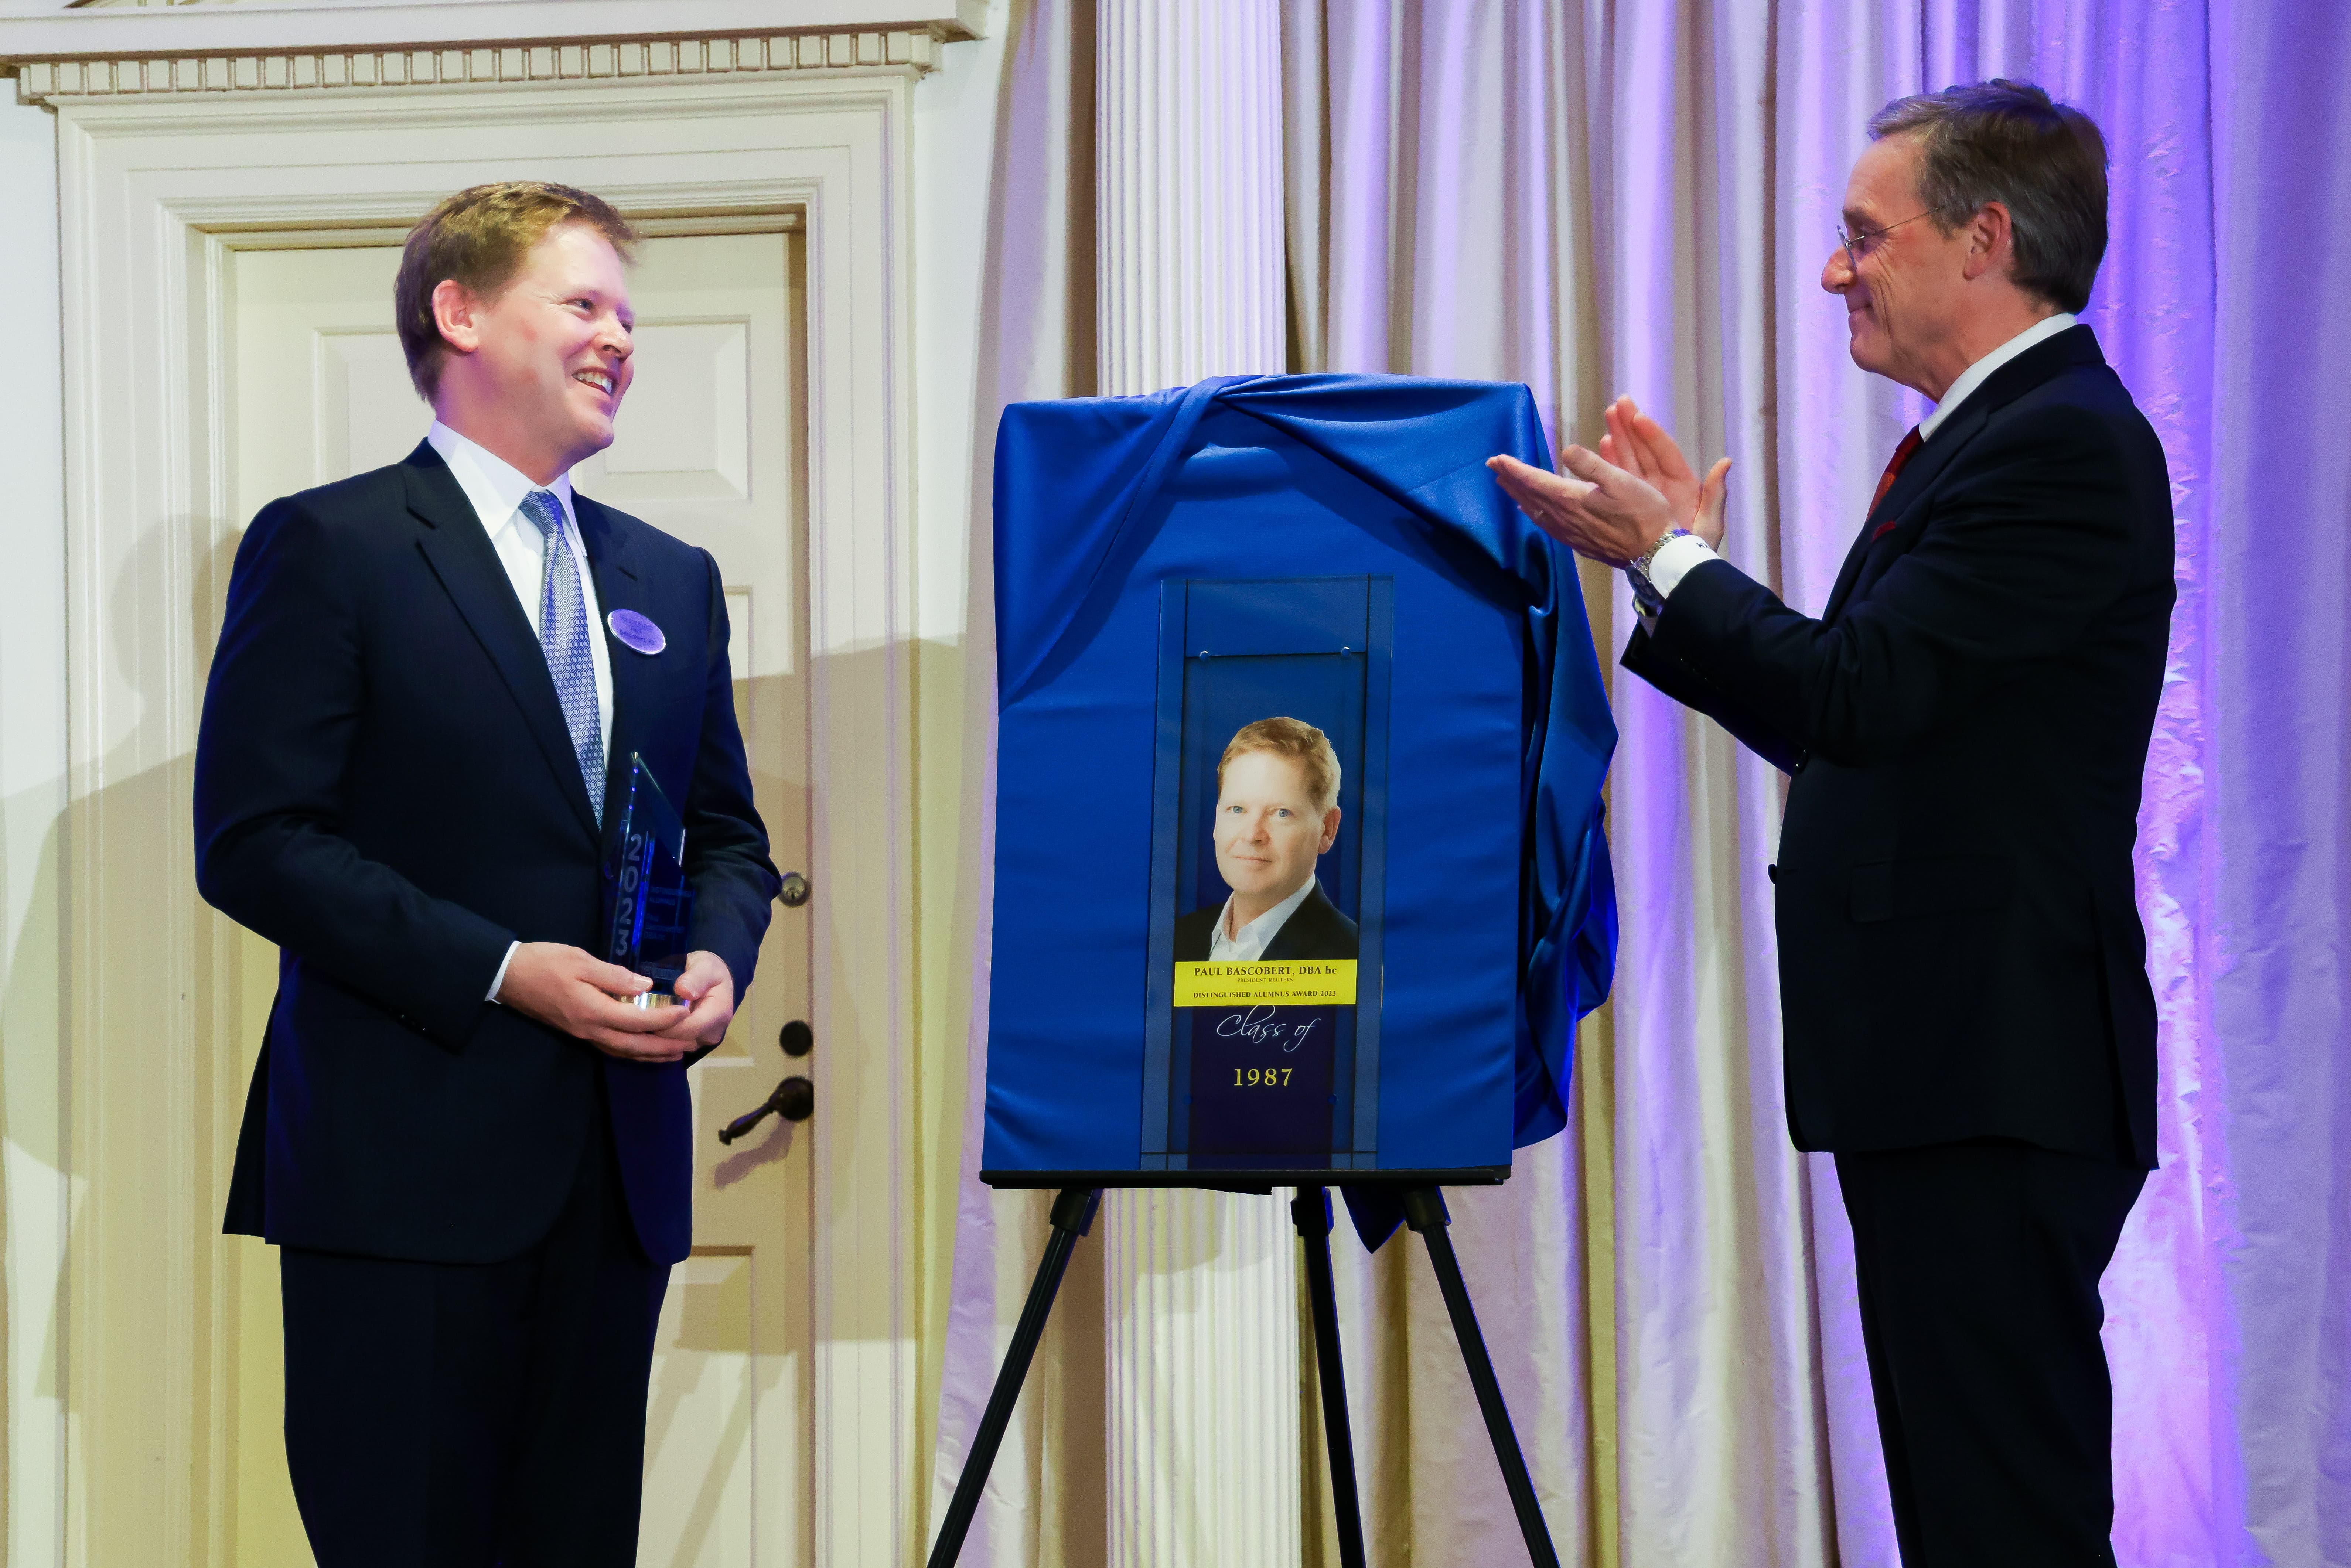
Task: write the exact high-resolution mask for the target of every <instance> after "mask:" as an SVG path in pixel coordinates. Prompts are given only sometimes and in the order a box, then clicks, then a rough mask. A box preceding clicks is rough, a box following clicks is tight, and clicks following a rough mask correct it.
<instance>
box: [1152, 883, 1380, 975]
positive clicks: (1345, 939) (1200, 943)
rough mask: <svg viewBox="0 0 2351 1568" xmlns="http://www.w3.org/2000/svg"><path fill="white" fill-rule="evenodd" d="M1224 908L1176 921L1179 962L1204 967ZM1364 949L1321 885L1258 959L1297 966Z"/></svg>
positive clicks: (1351, 924)
mask: <svg viewBox="0 0 2351 1568" xmlns="http://www.w3.org/2000/svg"><path fill="white" fill-rule="evenodd" d="M1224 913H1225V906H1224V905H1223V904H1209V905H1208V906H1207V908H1205V909H1196V910H1194V911H1192V913H1191V914H1189V915H1179V916H1177V918H1176V921H1175V962H1177V963H1179V964H1186V963H1196V964H1205V963H1207V961H1208V957H1209V954H1210V951H1211V949H1212V947H1213V946H1214V944H1215V941H1216V933H1217V921H1218V920H1220V919H1222V918H1223V917H1224ZM1361 946H1362V937H1361V936H1359V935H1358V934H1357V932H1356V929H1355V923H1354V922H1353V921H1352V920H1350V919H1348V918H1347V917H1346V916H1345V915H1342V914H1340V913H1339V907H1338V905H1336V904H1332V902H1331V901H1330V900H1329V899H1328V898H1326V897H1324V896H1323V894H1322V883H1320V882H1317V883H1315V884H1314V889H1313V891H1312V892H1311V893H1309V894H1307V895H1306V896H1305V898H1304V899H1303V900H1301V902H1300V904H1299V905H1298V907H1297V908H1295V909H1293V910H1291V911H1290V918H1289V919H1287V920H1285V921H1283V922H1282V923H1281V929H1280V930H1279V931H1277V932H1275V933H1274V934H1273V940H1272V941H1270V942H1269V943H1267V944H1266V945H1265V951H1264V952H1263V953H1261V954H1259V958H1260V959H1262V960H1263V961H1264V962H1266V963H1269V964H1282V963H1296V962H1299V961H1301V960H1304V959H1314V958H1352V957H1354V956H1356V952H1357V949H1358V948H1360V947H1361Z"/></svg>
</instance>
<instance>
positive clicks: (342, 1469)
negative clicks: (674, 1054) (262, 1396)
mask: <svg viewBox="0 0 2351 1568" xmlns="http://www.w3.org/2000/svg"><path fill="white" fill-rule="evenodd" d="M601 1077H602V1075H601V1073H600V1074H599V1075H598V1078H599V1081H600V1082H601ZM583 1142H584V1145H585V1148H584V1150H583V1153H582V1156H581V1159H580V1171H579V1175H578V1176H577V1178H576V1179H575V1180H574V1182H573V1184H572V1190H571V1194H570V1197H569V1199H568V1200H567V1201H566V1203H565V1206H564V1207H563V1210H562V1212H561V1213H560V1214H559V1216H558V1217H557V1219H556V1221H555V1226H554V1228H553V1229H552V1230H550V1231H549V1233H548V1235H547V1236H546V1238H545V1239H542V1240H541V1241H540V1242H539V1243H538V1245H537V1246H536V1247H533V1248H532V1249H530V1250H528V1252H526V1253H524V1254H523V1255H522V1256H521V1257H519V1258H516V1259H513V1260H509V1261H507V1262H503V1263H488V1264H452V1263H413V1262H402V1261H397V1260H388V1259H381V1258H354V1257H347V1256H343V1255H340V1254H336V1253H329V1252H312V1251H307V1250H304V1249H298V1248H291V1247H289V1248H286V1249H283V1251H282V1255H281V1270H280V1272H281V1277H282V1279H283V1281H284V1293H285V1310H286V1458H287V1468H288V1469H290V1470H291V1471H292V1473H293V1480H294V1496H295V1499H296V1500H297V1501H298V1503H299V1504H300V1505H301V1509H302V1522H303V1525H304V1527H305V1528H306V1529H307V1530H308V1532H309V1536H310V1545H311V1549H312V1551H313V1552H316V1553H317V1555H318V1560H319V1568H491V1565H492V1564H501V1565H503V1568H601V1565H604V1564H611V1565H613V1568H628V1565H630V1564H632V1563H634V1562H635V1561H636V1542H637V1510H638V1500H639V1495H640V1491H641V1490H642V1487H643V1474H644V1437H645V1381H646V1378H647V1375H649V1372H650V1370H651V1365H652V1358H653V1330H654V1323H655V1321H656V1319H657V1318H658V1317H659V1315H660V1312H661V1302H662V1293H663V1291H664V1289H665V1288H666V1287H667V1285H668V1282H669V1270H668V1269H667V1268H665V1267H658V1266H656V1265H654V1264H653V1263H650V1262H648V1261H646V1259H645V1255H644V1252H643V1249H641V1248H640V1247H639V1246H638V1244H637V1239H636V1233H635V1230H634V1228H632V1225H631V1223H630V1220H629V1214H628V1208H627V1204H626V1200H625V1198H624V1197H623V1196H622V1191H621V1176H620V1169H619V1166H618V1165H617V1163H616V1161H615V1157H614V1155H613V1152H612V1137H611V1127H610V1124H609V1119H608V1117H607V1115H606V1113H604V1111H603V1109H602V1105H601V1095H600V1096H599V1106H598V1113H597V1125H596V1127H595V1128H594V1129H593V1131H592V1132H591V1134H590V1136H589V1137H588V1138H586V1139H585V1140H583Z"/></svg>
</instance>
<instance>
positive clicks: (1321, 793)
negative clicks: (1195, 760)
mask: <svg viewBox="0 0 2351 1568" xmlns="http://www.w3.org/2000/svg"><path fill="white" fill-rule="evenodd" d="M1338 838H1339V754H1338V753H1337V752H1336V751H1334V750H1332V747H1331V741H1330V737H1327V736H1325V735H1324V734H1323V733H1322V731H1321V730H1319V729H1317V728H1315V727H1313V726H1312V725H1311V724H1307V723H1305V722H1304V721H1303V720H1301V719H1294V718H1261V719H1259V720H1257V721H1256V722H1255V723H1253V724H1246V725H1243V726H1242V727H1240V729H1239V730H1238V731H1237V732H1236V733H1235V734H1234V736H1233V738H1232V739H1231V740H1230V741H1229V742H1228V743H1227V744H1226V746H1225V751H1224V755H1223V756H1222V757H1220V758H1217V811H1216V818H1215V826H1214V828H1213V830H1212V831H1211V834H1210V841H1211V843H1212V846H1213V847H1214V849H1215V851H1216V855H1217V874H1218V875H1219V876H1221V877H1223V878H1224V879H1225V885H1226V887H1227V888H1228V889H1230V890H1231V891H1230V892H1229V893H1228V895H1227V896H1226V898H1225V900H1224V902H1223V903H1221V904H1208V905H1207V906H1206V907H1204V908H1200V909H1196V910H1193V911H1192V912H1191V913H1190V914H1188V915H1179V916H1178V917H1177V918H1176V921H1175V962H1177V963H1179V964H1185V963H1202V964H1205V963H1212V962H1213V963H1225V964H1248V963H1255V962H1259V961H1263V962H1265V963H1285V962H1290V961H1311V960H1313V959H1317V958H1353V957H1354V956H1356V954H1357V952H1358V951H1359V950H1360V948H1361V945H1362V944H1361V938H1360V936H1358V934H1357V932H1356V928H1355V923H1354V922H1353V921H1352V920H1350V919H1348V918H1347V917H1346V916H1345V915H1342V914H1340V913H1339V909H1338V906H1337V905H1336V904H1332V902H1331V900H1330V898H1329V897H1328V896H1326V895H1325V894H1324V893H1323V892H1322V881H1321V879H1320V878H1318V877H1316V876H1315V874H1314V866H1315V862H1317V861H1319V860H1320V859H1321V858H1322V856H1323V855H1325V854H1327V853H1329V852H1330V850H1331V846H1332V844H1333V843H1335V842H1337V841H1338Z"/></svg>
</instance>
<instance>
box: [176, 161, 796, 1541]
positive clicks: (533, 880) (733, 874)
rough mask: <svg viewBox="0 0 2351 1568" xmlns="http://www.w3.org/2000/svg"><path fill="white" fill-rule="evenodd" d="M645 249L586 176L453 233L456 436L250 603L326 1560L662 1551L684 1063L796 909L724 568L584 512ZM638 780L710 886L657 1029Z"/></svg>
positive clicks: (306, 1385)
mask: <svg viewBox="0 0 2351 1568" xmlns="http://www.w3.org/2000/svg"><path fill="white" fill-rule="evenodd" d="M633 239H634V236H633V235H632V233H631V231H630V229H629V226H628V225H627V224H626V223H625V222H623V221H622V218H621V217H620V215H619V214H617V213H615V212H614V211H613V210H612V209H611V207H610V206H608V205H607V204H604V203H603V202H602V201H601V200H599V199H598V198H596V197H594V196H592V195H589V194H587V193H583V192H580V191H575V190H571V189H569V188H568V187H565V186H560V185H549V184H539V183H508V184H502V185H492V186H481V187H476V188H475V189H473V190H469V191H465V192H463V193H459V194H457V195H455V196H453V197H451V198H449V199H448V200H447V201H445V202H444V203H442V204H441V205H440V206H439V207H438V208H436V209H435V210H434V212H433V214H431V215H430V216H428V217H427V218H426V219H425V220H424V221H423V223H422V224H420V225H418V226H417V228H416V229H415V231H414V232H413V234H412V235H411V236H410V238H409V240H408V243H407V246H406V249H405V251H404V253H403V258H402V266H401V270H400V277H399V281H398V284H397V287H396V290H395V304H396V308H397V313H398V317H399V328H400V334H401V340H402V346H403V348H404V349H405V350H406V351H407V357H408V365H409V371H410V374H411V377H412V378H413V381H414V382H415V384H416V387H417V390H418V392H420V393H421V394H422V395H423V397H424V399H425V400H426V401H427V402H430V403H431V404H432V405H433V409H434V414H435V418H434V422H433V424H432V428H431V430H430V433H429V434H427V436H426V438H425V440H424V441H423V443H422V444H419V445H418V446H417V448H416V450H415V451H414V452H413V453H411V454H410V455H408V457H407V458H406V459H404V460H403V461H402V462H400V463H398V464H395V465H392V466H391V467H388V468H380V469H377V470H375V471H374V472H372V473H368V474H361V475H359V476H356V477H354V478H350V479H347V480H344V481H342V482H341V483H339V484H333V485H329V486H323V487H321V488H319V489H315V490H308V491H305V492H303V493H301V494H299V495H296V496H290V497H286V498H284V499H281V500H277V501H273V502H271V503H270V504H269V505H268V506H266V507H263V508H262V510H261V512H260V514H259V515H258V516H257V517H255V518H254V520H253V524H252V526H251V527H250V528H248V529H247V530H246V535H245V538H244V540H243V543H242V544H241V546H240V547H239V549H238V551H237V556H236V564H235V571H234V574H233V576H232V578H231V580H230V583H229V590H228V602H227V609H226V613H225V619H224V622H223V625H222V631H221V638H220V645H219V648H218V651H217V652H216V653H215V655H214V662H213V666H212V674H211V680H210V685H209V686H208V688H207V690H206V693H205V697H204V719H203V727H202V731H201V734H200V736H199V738H198V741H197V750H196V770H195V834H196V865H197V878H198V883H199V885H200V887H201V889H202V891H203V893H204V897H205V898H206V899H207V900H209V901H210V902H211V903H212V904H214V906H216V907H217V908H219V909H221V910H223V911H224V912H225V913H226V914H228V915H231V916H232V917H233V918H235V920H237V921H238V922H239V923H240V924H242V925H246V926H247V927H249V928H250V929H252V930H253V931H255V932H257V933H258V934H260V935H261V936H265V937H266V938H268V939H269V940H270V941H272V942H274V943H276V944H277V946H278V947H279V949H280V959H279V967H278V989H277V1002H276V1005H275V1007H274V1008H273V1009H272V1011H271V1014H270V1019H269V1025H268V1031H267V1036H266V1041H265V1043H264V1045H263V1049H262V1055H261V1061H260V1064H259V1066H258V1067H257V1069H256V1072H255V1075H254V1081H253V1087H252V1092H251V1094H250V1096H249V1097H248V1099H247V1102H246V1117H245V1127H244V1132H243V1134H242V1136H241V1137H240V1139H239V1141H238V1145H237V1154H236V1166H235V1176H234V1179H233V1183H232V1186H231V1193H230V1198H229V1213H228V1218H227V1226H226V1228H227V1229H228V1230H230V1231H231V1232H236V1233H244V1234H253V1235H260V1236H265V1237H266V1238H267V1239H269V1240H270V1241H272V1242H274V1243H276V1244H277V1246H278V1248H279V1257H280V1263H281V1270H280V1277H281V1280H282V1284H283V1292H284V1312H285V1330H286V1444H287V1464H288V1468H289V1469H290V1471H291V1473H292V1479H293V1484H294V1491H295V1496H296V1499H297V1500H298V1503H299V1505H300V1507H301V1511H302V1518H303V1523H304V1525H305V1527H306V1529H307V1531H308V1534H309V1537H310V1542H311V1546H312V1549H313V1551H314V1552H315V1553H316V1555H317V1559H318V1562H319V1564H320V1568H350V1565H366V1568H378V1565H381V1568H427V1565H429V1568H459V1565H480V1568H488V1565H489V1564H492V1563H502V1564H504V1565H506V1568H523V1565H525V1564H529V1565H542V1564H543V1565H546V1568H556V1565H561V1568H587V1565H596V1564H611V1565H614V1568H620V1565H623V1564H629V1563H633V1562H634V1561H635V1554H636V1531H637V1521H638V1504H639V1495H640V1488H641V1484H642V1476H643V1446H644V1421H645V1390H646V1378H647V1375H648V1372H649V1368H650V1364H651V1357H652V1352H653V1333H654V1325H655V1322H656V1320H657V1317H658V1315H659V1312H660V1310H661V1301H662V1297H663V1293H664V1289H665V1287H666V1284H667V1281H668V1274H669V1267H670V1265H671V1264H672V1263H674V1262H675V1261H677V1260H679V1259H682V1258H683V1257H684V1256H685V1255H686V1251H687V1246H688V1241H689V1238H690V1234H691V1225H692V1215H691V1201H692V1180H693V1175H692V1161H691V1157H690V1143H691V1135H692V1126H691V1122H690V1112H689V1104H688V1096H687V1089H686V1082H685V1069H686V1065H687V1064H688V1063H689V1062H691V1061H694V1060H695V1059H696V1058H697V1057H698V1056H699V1055H700V1054H701V1053H702V1052H704V1051H707V1050H709V1049H710V1048H711V1047H712V1046H714V1045H716V1043H717V1042H718V1040H720V1039H721V1038H722V1037H723V1036H724V1035H725V1033H726V1027H727V1023H728V1021H729V1019H731V1018H732V1016H733V1013H734V1009H735V1008H736V1006H737V1003H738V1002H739V1000H740V998H741V997H742V996H743V994H744V992H745V991H746V990H747V988H748V987H749V985H750V983H751V975H752V967H753V964H754V962H755V960H756V959H757V957H758V948H759V942H760V938H761V936H762V935H763V934H764V932H765V930H766V928H767V924H768V901H769V899H770V898H771V897H772V896H773V895H774V894H775V892H776V890H777V886H778V879H777V876H776V873H775V869H774V867H773V866H772V865H771V864H770V863H769V862H768V847H767V834H766V831H765V830H764V828H763V827H762V826H761V824H760V821H759V816H758V811H757V810H755V808H754V807H753V804H752V799H751V780H750V776H749V772H748V769H747V766H746V763H745V758H744V752H743V743H742V739H741V737H740V736H739V734H738V733H737V728H736V723H735V711H734V702H733V694H732V685H731V676H730V674H729V670H728V664H727V624H726V599H725V595H724V594H723V592H722V591H721V586H720V580H719V576H718V570H717V568H716V564H715V563H714V562H713V561H712V560H711V559H710V557H709V556H708V555H707V554H705V552H703V551H701V550H699V549H693V548H691V547H689V546H687V545H684V544H683V543H681V542H679V541H678V540H676V539H674V538H670V537H669V536H667V535H665V534H663V533H661V532H660V531H658V530H657V529H654V528H650V527H648V526H647V525H645V524H644V523H642V522H640V521H638V520H637V519H636V518H634V517H628V516H626V515H624V514H622V513H620V512H616V511H613V510H611V509H610V508H609V507H601V506H598V505H597V504H596V503H595V502H593V501H591V500H590V499H588V498H587V497H584V496H579V495H575V494H573V493H572V490H571V486H570V480H569V473H570V470H571V468H572V467H573V465H576V464H578V463H579V462H580V460H581V459H583V458H585V457H587V456H589V455H590V454H592V453H595V452H597V451H600V450H601V449H602V448H603V447H605V446H607V445H609V444H611V440H612V429H613V423H612V422H613V416H614V414H615V413H616V411H617V410H618V409H619V407H620V403H621V400H622V395H623V394H624V393H625V392H627V390H628V386H629V382H630V378H631V374H632V361H631V358H630V355H631V352H632V342H631V339H630V329H631V327H632V321H633V318H632V314H631V311H630V307H629V299H628V288H627V273H626V265H625V264H626V261H627V257H628V255H629V251H630V247H631V246H632V243H633ZM616 614H618V615H619V618H620V619H619V624H620V627H621V629H622V631H623V632H625V633H626V635H625V637H623V636H621V635H611V636H608V635H607V627H608V625H611V624H612V623H613V622H612V618H613V617H614V616H615V615H616ZM632 617H633V619H632ZM632 756H642V757H643V758H644V760H645V762H646V764H647V765H648V767H649V768H651V770H652V772H653V777H654V779H656V781H657V782H658V783H659V784H660V786H661V787H662V789H664V792H665V793H667V794H668V795H669V797H670V798H671V800H674V802H676V803H677V806H678V808H679V811H680V814H681V816H682V817H683V819H684V826H685V857H684V859H685V870H686V873H687V876H688V879H689V881H690V883H691V884H692V886H693V888H694V891H695V905H694V913H693V919H692V927H691V935H690V942H689V945H690V946H691V947H692V949H693V952H692V955H691V956H690V958H689V960H688V962H687V965H686V968H685V972H684V975H683V976H682V977H680V978H679V979H678V980H677V981H676V983H675V985H674V993H675V996H676V998H677V1005H674V1006H668V1007H664V1008H658V1009H646V1008H640V1007H638V1006H634V1005H632V1003H631V1002H630V1001H628V1000H625V999H623V998H632V997H635V996H636V995H638V994H639V993H641V992H643V991H644V990H645V989H646V988H647V982H646V981H644V980H643V978H641V977H638V976H636V975H634V974H632V973H631V972H630V971H628V970H626V969H622V968H617V967H612V966H611V965H608V964H605V963H602V962H601V961H599V960H598V959H597V958H596V957H595V956H591V950H593V949H597V948H598V946H599V944H598V942H597V940H596V938H597V933H598V926H599V924H600V903H601V871H600V863H601V848H602V843H603V818H604V815H605V807H606V803H607V801H608V800H611V798H612V797H613V796H614V795H615V794H616V793H617V792H618V790H619V789H621V788H622V781H623V780H624V779H625V778H626V769H627V767H628V764H629V760H630V758H632Z"/></svg>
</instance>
